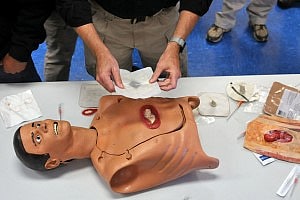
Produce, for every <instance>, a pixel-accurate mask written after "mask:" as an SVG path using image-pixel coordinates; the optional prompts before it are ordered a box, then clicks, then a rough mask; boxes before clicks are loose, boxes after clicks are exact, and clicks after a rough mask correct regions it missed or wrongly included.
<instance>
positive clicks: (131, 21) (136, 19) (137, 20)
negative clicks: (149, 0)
mask: <svg viewBox="0 0 300 200" xmlns="http://www.w3.org/2000/svg"><path fill="white" fill-rule="evenodd" d="M146 18H147V16H139V17H134V18H131V19H130V23H131V24H136V23H139V22H144V21H145V20H146Z"/></svg>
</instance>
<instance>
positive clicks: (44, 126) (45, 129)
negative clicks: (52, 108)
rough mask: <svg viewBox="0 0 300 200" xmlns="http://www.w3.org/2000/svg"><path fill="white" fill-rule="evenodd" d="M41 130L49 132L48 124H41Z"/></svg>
mask: <svg viewBox="0 0 300 200" xmlns="http://www.w3.org/2000/svg"><path fill="white" fill-rule="evenodd" d="M40 128H41V129H42V131H43V132H46V133H47V132H48V127H47V124H46V123H43V124H41V126H40Z"/></svg>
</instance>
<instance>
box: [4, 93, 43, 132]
mask: <svg viewBox="0 0 300 200" xmlns="http://www.w3.org/2000/svg"><path fill="white" fill-rule="evenodd" d="M0 113H1V117H2V119H3V121H4V124H5V126H6V128H9V127H12V126H15V125H17V124H20V123H22V122H24V121H29V120H32V119H35V118H38V117H40V116H41V115H42V113H41V111H40V108H39V106H38V104H37V102H36V101H35V99H34V96H33V95H32V92H31V90H27V91H25V92H22V93H19V94H16V95H10V96H6V97H4V98H2V99H1V101H0Z"/></svg>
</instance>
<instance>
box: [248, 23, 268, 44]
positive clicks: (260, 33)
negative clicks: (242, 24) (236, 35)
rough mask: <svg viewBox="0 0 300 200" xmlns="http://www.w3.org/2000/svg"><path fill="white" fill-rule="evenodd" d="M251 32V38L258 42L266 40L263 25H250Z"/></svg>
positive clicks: (266, 36)
mask: <svg viewBox="0 0 300 200" xmlns="http://www.w3.org/2000/svg"><path fill="white" fill-rule="evenodd" d="M251 27H252V31H253V37H254V38H255V40H256V41H258V42H266V41H267V40H268V36H269V34H268V29H267V27H266V25H264V24H254V25H251Z"/></svg>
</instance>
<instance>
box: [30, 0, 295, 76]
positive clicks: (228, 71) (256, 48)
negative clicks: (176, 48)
mask: <svg viewBox="0 0 300 200" xmlns="http://www.w3.org/2000/svg"><path fill="white" fill-rule="evenodd" d="M221 7H222V1H221V0H214V1H213V3H212V5H211V7H210V10H209V11H208V12H207V14H206V15H205V16H203V17H202V18H201V19H200V20H199V22H198V24H197V26H196V27H195V28H194V30H193V32H192V33H191V34H190V36H189V38H188V39H187V47H188V59H189V63H188V65H189V66H188V67H189V69H188V70H189V71H188V73H189V76H191V77H195V76H227V75H233V76H234V75H255V74H289V73H300V9H299V8H300V3H298V2H297V3H294V5H293V6H292V7H290V8H288V9H282V8H280V7H279V6H278V5H276V6H275V7H274V9H273V10H272V12H271V13H270V14H269V17H268V21H267V26H268V29H269V40H268V42H266V43H257V42H256V41H255V40H254V39H253V37H252V35H251V32H250V29H249V28H248V16H247V13H246V10H245V8H243V9H242V10H241V11H240V12H238V13H237V24H236V26H235V27H234V29H232V30H231V32H229V33H227V34H225V35H224V38H223V40H222V41H221V42H220V43H217V44H212V43H209V42H207V41H206V39H205V37H206V32H207V30H208V28H209V27H210V26H211V24H212V23H214V20H215V13H216V12H218V11H220V10H221ZM45 51H46V46H45V44H44V43H43V44H41V45H40V47H39V49H38V50H36V51H35V52H34V53H33V58H34V61H35V64H36V67H37V69H38V72H39V73H40V75H41V77H42V79H43V62H44V54H45ZM133 57H134V60H135V64H136V65H137V66H139V65H140V62H139V59H138V56H137V55H136V54H135V55H134V56H133ZM70 80H93V78H92V77H91V76H89V75H88V74H87V72H86V70H85V68H84V55H83V44H82V41H81V40H80V39H79V40H78V41H77V46H76V52H75V53H74V55H73V59H72V66H71V73H70Z"/></svg>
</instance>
